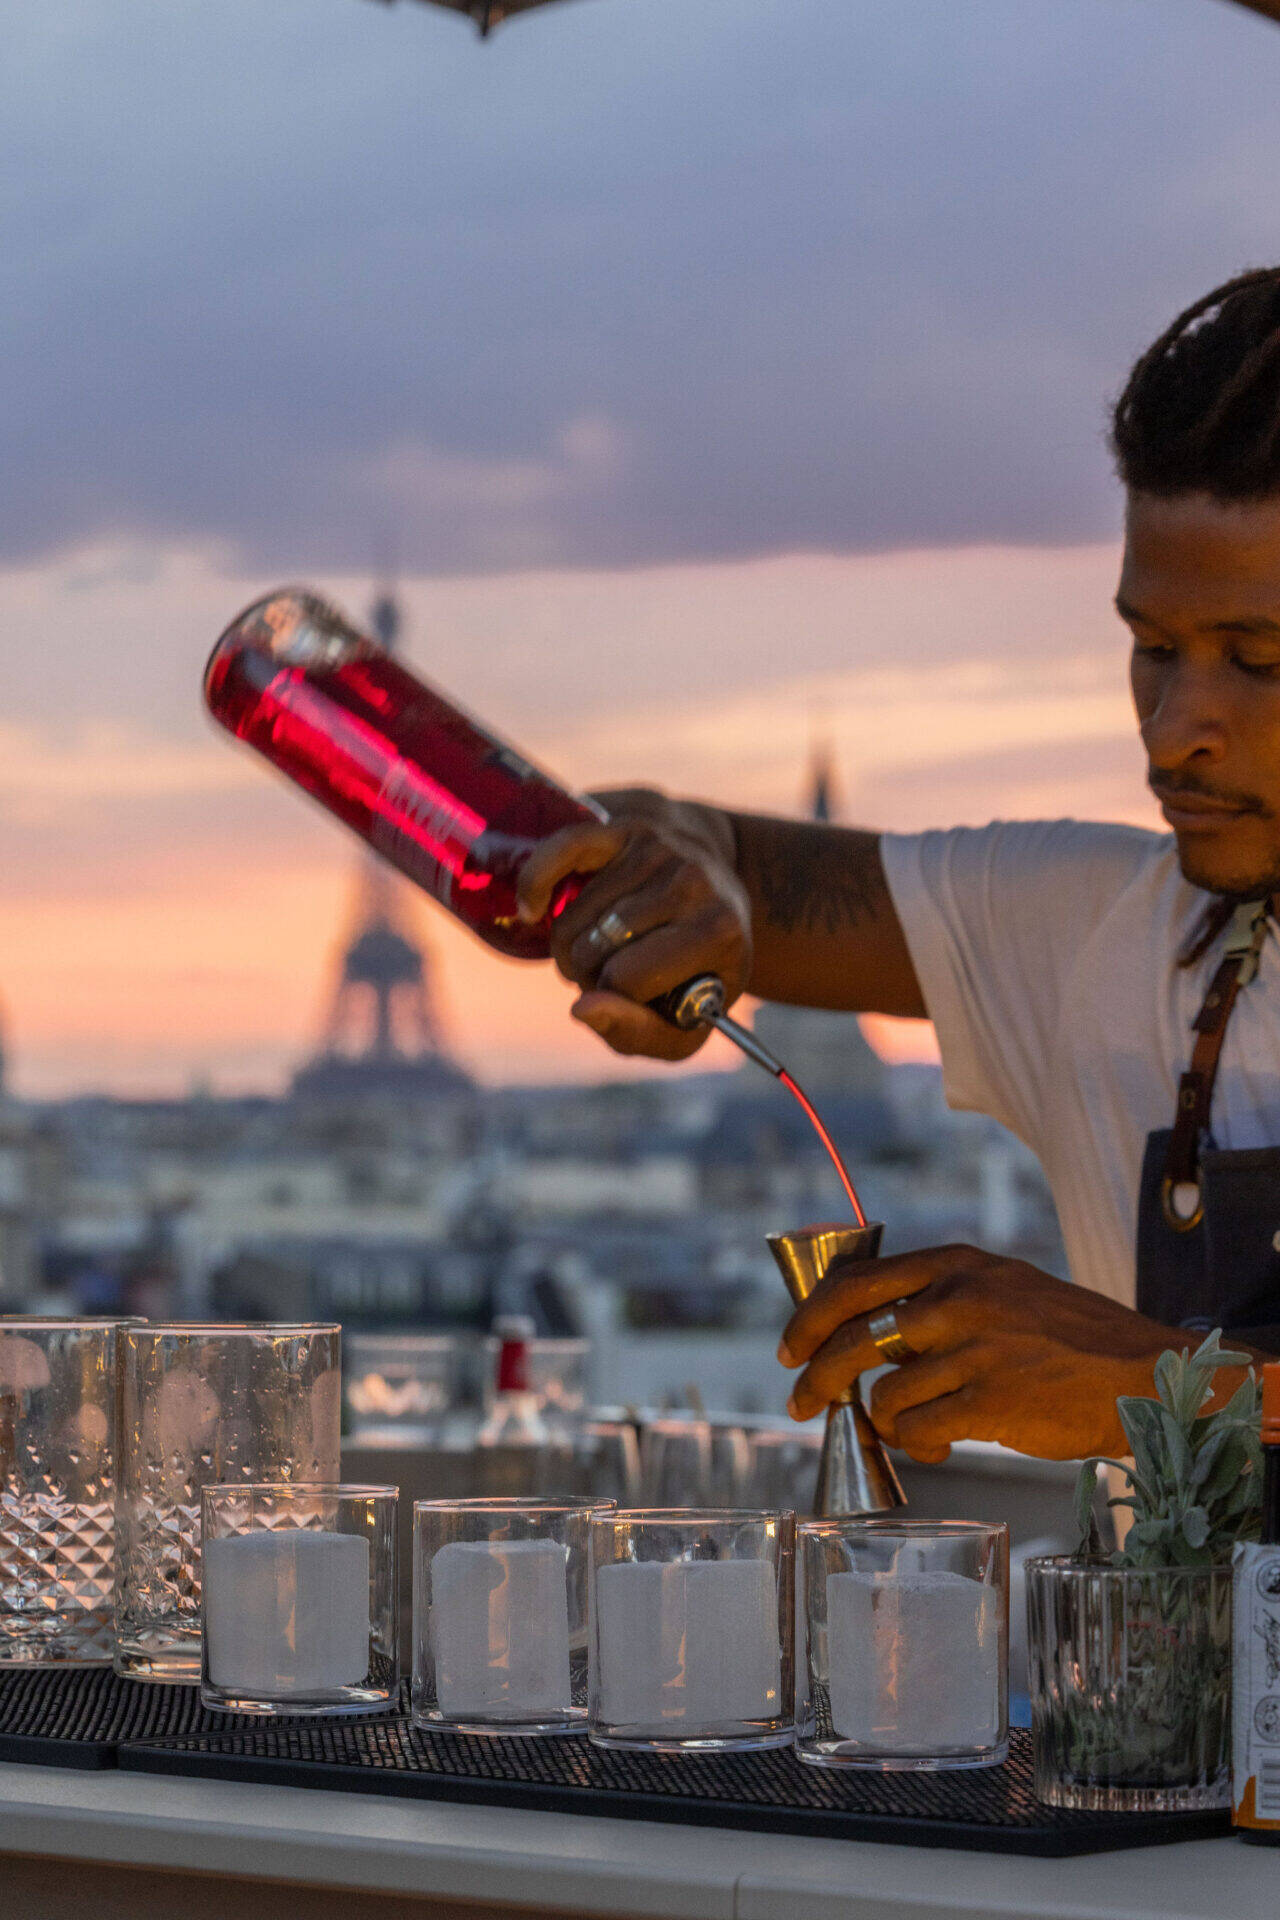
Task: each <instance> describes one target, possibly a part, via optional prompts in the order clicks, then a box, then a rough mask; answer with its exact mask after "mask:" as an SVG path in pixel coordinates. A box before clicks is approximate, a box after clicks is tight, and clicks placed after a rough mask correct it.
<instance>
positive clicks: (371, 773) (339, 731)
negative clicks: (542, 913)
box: [204, 591, 605, 960]
mask: <svg viewBox="0 0 1280 1920" xmlns="http://www.w3.org/2000/svg"><path fill="white" fill-rule="evenodd" d="M204 691H205V699H206V701H207V702H208V706H209V710H210V712H211V713H212V714H213V716H214V718H215V719H216V720H219V721H220V722H221V723H222V725H223V726H224V727H226V728H227V729H228V730H229V731H230V732H231V733H233V734H235V736H236V737H237V739H240V740H244V741H247V742H248V744H249V745H250V746H251V747H256V748H257V750H258V752H259V753H261V754H263V755H264V756H265V757H266V758H267V759H268V760H269V761H271V763H272V765H273V766H276V767H278V768H279V769H280V771H281V773H285V774H288V776H289V778H290V779H291V780H294V781H296V782H297V784H298V785H299V786H300V787H303V788H305V790H306V791H307V792H308V793H310V794H311V795H313V797H314V798H315V799H317V800H318V801H320V803H321V805H322V806H325V807H327V808H328V809H329V811H330V812H331V813H333V814H336V815H337V817H338V819H340V820H343V821H345V822H346V824H347V826H349V827H350V828H351V829H352V830H353V831H354V832H355V833H358V834H359V835H360V837H361V838H362V839H363V840H367V841H368V843H369V845H370V846H371V847H373V848H374V849H375V850H376V851H377V852H378V853H380V854H381V855H382V856H383V858H384V859H386V860H389V861H390V862H391V864H392V865H393V866H395V867H398V868H399V870H400V872H401V873H403V874H405V875H407V876H408V878H409V879H410V880H413V881H416V882H417V884H418V885H419V886H420V887H423V888H425V890H426V891H427V892H428V893H430V894H432V895H433V896H434V897H435V899H437V900H438V901H439V902H440V904H441V905H442V906H444V907H447V908H448V909H449V911H450V912H451V913H452V914H454V915H456V917H457V918H458V919H459V920H461V921H463V922H464V923H465V924H466V925H467V926H468V927H470V928H471V930H472V932H473V933H476V934H478V935H479V936H480V938H481V939H482V940H485V941H487V942H488V944H489V945H490V946H491V947H496V948H497V949H498V951H499V952H500V953H505V954H510V955H513V956H514V957H516V958H518V959H522V960H541V959H545V958H546V957H547V955H548V953H549V951H550V944H549V922H550V918H551V917H554V915H555V914H557V913H560V912H562V911H563V909H564V908H565V906H567V905H568V903H569V901H570V900H571V899H573V897H574V895H575V894H576V893H577V891H578V889H579V887H580V885H581V882H580V881H579V880H577V879H576V878H574V877H572V876H571V877H570V878H569V879H567V880H565V881H562V882H561V884H560V887H559V888H558V889H557V893H556V896H555V900H554V902H553V905H552V909H551V915H550V916H548V919H547V920H544V921H543V922H541V923H540V924H538V925H528V924H526V923H525V922H524V921H522V920H521V919H520V918H519V916H518V914H517V911H516V884H517V881H518V879H519V875H520V869H521V867H522V866H523V864H524V862H525V860H526V859H527V858H528V856H529V854H530V853H531V852H532V851H533V848H534V847H535V845H536V844H537V843H538V841H540V840H544V839H546V838H547V836H548V835H549V834H552V833H555V832H556V831H557V829H558V828H560V827H566V826H577V825H581V824H583V823H584V822H589V821H598V820H602V819H603V818H604V817H605V816H604V814H603V813H602V811H601V810H600V808H599V807H597V806H596V805H595V803H594V802H593V801H591V800H587V799H585V798H582V797H580V796H578V795H575V794H573V793H570V792H569V791H568V790H567V789H566V788H564V787H562V786H560V785H559V784H558V783H557V782H556V781H555V780H553V779H551V778H550V776H549V775H547V774H545V773H542V772H540V771H539V769H538V768H536V767H533V766H530V765H529V763H528V761H526V760H525V759H523V758H522V757H521V755H520V754H518V753H517V752H515V751H514V749H513V748H511V747H509V746H507V745H506V744H505V742H503V741H501V740H498V739H496V738H495V737H494V736H493V735H492V734H490V733H487V732H486V731H485V729H484V728H483V727H482V726H480V725H479V724H478V722H476V721H475V720H472V719H471V718H470V717H469V716H468V715H467V714H465V713H463V712H462V711H461V710H460V709H459V708H457V707H455V706H453V705H452V704H451V702H450V701H448V700H446V699H445V698H444V696H443V695H442V694H439V693H437V692H436V691H435V690H434V689H433V688H431V687H428V686H426V685H424V684H423V682H422V681H421V680H419V679H417V678H416V677H415V675H413V674H412V673H410V672H409V671H408V670H407V668H405V667H403V666H401V664H400V663H399V661H397V660H395V659H393V658H392V656H391V655H390V654H389V653H387V652H386V651H385V649H384V648H383V647H381V646H380V645H379V644H378V642H377V641H376V640H373V639H371V638H370V637H369V636H368V635H367V634H363V633H360V632H358V631H357V630H356V629H355V628H353V627H351V626H349V625H348V624H347V622H346V621H345V620H344V619H343V617H342V616H341V614H339V613H337V612H336V611H335V610H334V609H333V608H332V607H330V606H328V605H327V604H326V603H325V602H324V601H323V600H320V599H318V598H316V597H315V596H314V595H312V594H308V593H304V592H299V591H284V592H281V593H275V594H272V595H270V596H269V598H267V599H265V600H260V601H258V602H257V603H256V604H255V605H254V606H251V607H249V608H247V609H246V611H245V612H244V613H242V614H241V615H240V617H239V619H237V620H235V621H233V622H232V624H231V625H230V626H229V627H228V628H227V630H226V632H225V633H224V634H223V635H222V638H221V639H220V640H219V641H218V644H217V646H216V647H215V648H214V650H213V654H212V656H211V658H210V660H209V665H208V667H207V669H206V671H205V681H204Z"/></svg>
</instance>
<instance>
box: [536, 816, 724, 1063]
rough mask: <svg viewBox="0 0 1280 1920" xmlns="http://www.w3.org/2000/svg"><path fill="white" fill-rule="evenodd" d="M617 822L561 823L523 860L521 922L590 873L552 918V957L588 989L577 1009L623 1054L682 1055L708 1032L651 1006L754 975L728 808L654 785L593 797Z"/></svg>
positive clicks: (693, 1050) (541, 912)
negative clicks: (572, 879) (677, 992)
mask: <svg viewBox="0 0 1280 1920" xmlns="http://www.w3.org/2000/svg"><path fill="white" fill-rule="evenodd" d="M594 798H595V799H596V800H597V801H599V802H600V804H601V805H602V806H603V807H604V809H605V810H606V812H607V813H608V816H609V817H608V820H607V821H606V822H604V823H602V824H600V825H597V824H596V823H594V822H591V823H586V824H583V825H581V826H578V825H573V826H567V827H564V828H562V829H561V830H560V831H559V832H557V833H553V834H551V835H550V836H549V838H547V839H546V840H544V841H542V842H541V844H540V845H538V846H537V847H536V848H535V849H534V850H533V852H532V853H531V854H530V856H529V858H528V859H527V861H526V862H525V865H524V868H523V870H522V872H521V875H520V881H519V889H518V897H519V908H520V915H521V918H522V919H524V920H527V921H530V922H538V921H541V920H542V919H543V917H544V916H545V914H546V912H547V909H548V905H549V903H550V902H551V900H552V898H553V896H554V895H555V893H556V890H557V888H558V887H559V886H560V885H561V883H562V882H563V881H564V880H565V879H566V878H567V877H568V876H569V875H571V874H576V875H580V876H582V875H585V876H587V878H586V879H585V881H584V882H583V884H582V885H581V887H580V889H579V891H578V893H577V895H576V897H575V898H574V899H573V900H571V901H570V902H569V904H568V905H567V906H565V907H564V908H563V909H562V911H561V912H560V913H559V914H558V915H557V917H556V918H555V920H554V921H553V923H552V929H551V952H552V957H553V958H554V960H555V962H556V965H557V966H558V967H559V969H560V971H561V973H562V974H563V975H564V976H565V978H566V979H567V980H572V981H573V982H574V984H575V985H577V986H579V987H581V988H582V990H583V991H582V993H581V994H580V996H579V998H578V999H577V1000H576V1001H575V1003H574V1006H573V1008H572V1012H573V1016H574V1018H575V1019H576V1020H581V1021H582V1022H583V1024H584V1025H585V1026H589V1027H590V1028H591V1029H592V1030H593V1032H595V1033H598V1034H599V1035H600V1037H601V1039H602V1040H604V1041H605V1043H606V1045H608V1046H610V1047H612V1049H613V1051H614V1052H615V1053H623V1054H633V1053H641V1054H647V1055H649V1056H650V1057H651V1058H654V1059H660V1060H683V1059H686V1058H687V1057H688V1056H689V1055H690V1054H693V1053H696V1052H697V1050H698V1048H699V1047H700V1046H702V1044H703V1043H704V1041H705V1040H706V1039H707V1038H708V1035H709V1033H710V1031H711V1030H710V1028H708V1027H700V1028H695V1029H693V1030H692V1031H688V1032H686V1031H682V1030H681V1029H679V1028H677V1027H673V1026H672V1025H671V1024H670V1023H669V1022H668V1021H666V1020H664V1019H663V1018H662V1017H661V1015H660V1014H658V1013H655V1012H654V1011H653V1009H652V1008H651V1007H650V1006H648V1005H646V1004H645V1003H646V1002H648V1001H651V1000H655V999H657V998H658V996H659V995H661V994H664V993H667V992H669V991H670V990H671V988H673V987H677V986H680V985H681V984H682V983H683V982H684V981H686V980H688V979H689V978H690V977H691V976H692V975H695V974H701V973H714V974H718V975H719V977H720V978H721V979H722V980H723V981H724V984H725V989H726V996H727V999H726V1004H731V1003H732V1002H733V1001H734V1000H735V999H736V998H737V996H738V995H739V994H740V993H741V992H742V991H743V988H744V987H745V985H746V982H747V979H748V976H749V974H750V970H751V907H750V902H749V900H748V898H747V894H746V890H745V888H744V887H743V885H742V883H741V881H740V880H739V878H738V875H737V871H736V869H735V866H734V844H733V828H732V825H731V823H730V821H729V818H728V816H727V815H726V814H723V813H720V812H719V811H718V810H717V809H715V808H713V807H704V806H699V805H697V804H696V803H694V802H689V801H672V800H668V799H666V798H665V797H664V796H663V795H662V794H660V793H655V792H651V791H649V790H648V789H645V788H630V789H625V790H622V791H617V792H610V793H602V794H596V795H595V796H594Z"/></svg>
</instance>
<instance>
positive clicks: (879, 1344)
mask: <svg viewBox="0 0 1280 1920" xmlns="http://www.w3.org/2000/svg"><path fill="white" fill-rule="evenodd" d="M867 1332H868V1333H869V1334H870V1335H871V1339H872V1342H873V1344H874V1346H875V1349H876V1352H877V1353H878V1354H880V1355H881V1357H882V1358H883V1359H885V1360H888V1361H889V1362H890V1364H891V1365H892V1366H895V1367H900V1366H902V1365H903V1364H904V1362H905V1361H907V1360H918V1359H919V1358H920V1356H919V1354H918V1353H917V1352H916V1350H915V1348H914V1347H913V1346H912V1345H911V1342H910V1341H909V1340H907V1339H905V1338H904V1337H903V1333H902V1329H901V1327H899V1325H898V1316H897V1314H896V1312H895V1311H894V1309H893V1308H892V1307H886V1308H885V1309H884V1311H883V1312H882V1313H873V1314H872V1316H871V1318H870V1319H869V1320H868V1322H867Z"/></svg>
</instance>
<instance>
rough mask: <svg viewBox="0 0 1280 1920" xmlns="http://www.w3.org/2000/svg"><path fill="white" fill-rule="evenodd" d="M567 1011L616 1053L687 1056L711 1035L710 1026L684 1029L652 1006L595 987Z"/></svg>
mask: <svg viewBox="0 0 1280 1920" xmlns="http://www.w3.org/2000/svg"><path fill="white" fill-rule="evenodd" d="M570 1011H571V1013H572V1014H573V1017H574V1019H575V1020H580V1021H581V1022H582V1024H583V1025H584V1026H587V1027H590V1028H591V1030H592V1032H593V1033H598V1034H599V1036H600V1038H601V1039H602V1040H603V1041H604V1042H605V1044H606V1045H607V1046H610V1047H612V1048H613V1051H614V1052H615V1053H622V1054H636V1053H641V1054H646V1055H648V1057H649V1058H650V1059H652V1060H687V1059H688V1058H689V1056H690V1054H694V1053H696V1052H697V1051H698V1048H699V1047H701V1046H703V1045H705V1043H706V1041H707V1040H708V1039H709V1038H710V1035H711V1029H710V1027H695V1028H694V1029H693V1030H692V1031H691V1032H687V1033H686V1032H685V1031H683V1030H682V1029H681V1028H680V1027H673V1026H672V1024H671V1022H670V1021H669V1020H664V1019H663V1018H662V1016H661V1014H658V1013H655V1012H654V1011H653V1009H652V1008H651V1007H642V1006H639V1005H637V1003H636V1002H635V1001H634V1000H628V999H627V998H626V997H625V996H624V995H623V994H620V993H605V992H601V991H600V990H599V989H597V988H592V989H591V990H590V991H588V992H587V993H584V994H582V995H581V996H580V997H579V998H578V999H577V1000H576V1001H575V1002H574V1005H573V1006H572V1008H571V1009H570Z"/></svg>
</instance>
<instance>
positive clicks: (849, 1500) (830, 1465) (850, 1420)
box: [765, 1220, 907, 1514]
mask: <svg viewBox="0 0 1280 1920" xmlns="http://www.w3.org/2000/svg"><path fill="white" fill-rule="evenodd" d="M883 1232H884V1224H883V1222H882V1221H879V1220H873V1221H870V1222H868V1224H867V1225H866V1226H865V1227H842V1226H818V1227H801V1228H800V1229H799V1230H798V1232H796V1233H767V1234H766V1235H765V1239H766V1240H767V1241H768V1243H769V1251H770V1253H771V1254H772V1255H773V1257H774V1259H775V1260H776V1261H777V1263H778V1266H779V1269H780V1270H781V1273H782V1277H783V1279H784V1280H785V1281H786V1283H787V1292H788V1293H789V1294H790V1295H791V1298H792V1299H793V1300H794V1301H795V1303H796V1305H797V1306H801V1305H803V1303H804V1302H805V1301H806V1300H807V1299H808V1298H809V1295H810V1294H811V1293H812V1292H813V1290H814V1288H815V1287H817V1286H818V1285H819V1284H820V1283H821V1282H822V1281H823V1280H824V1279H825V1278H826V1275H827V1273H828V1271H829V1270H830V1268H832V1267H833V1266H834V1265H835V1264H836V1262H837V1261H840V1260H874V1259H875V1257H876V1255H877V1254H878V1253H879V1251H880V1236H881V1234H882V1233H883ZM906 1504H907V1496H906V1494H905V1493H904V1492H903V1491H902V1482H901V1481H900V1480H899V1479H898V1476H897V1474H896V1473H895V1472H894V1470H893V1465H892V1463H891V1461H890V1459H889V1457H888V1455H887V1454H886V1452H885V1450H884V1447H883V1445H882V1444H881V1441H880V1436H879V1434H878V1433H877V1432H876V1430H875V1428H874V1427H873V1426H872V1424H871V1419H870V1416H869V1415H868V1413H867V1410H866V1408H865V1407H864V1406H863V1404H862V1394H861V1393H860V1391H859V1386H858V1382H857V1381H856V1380H855V1381H854V1383H853V1385H852V1386H851V1387H846V1389H845V1391H844V1392H843V1393H842V1394H841V1395H840V1398H839V1399H838V1400H834V1401H833V1402H832V1403H831V1405H830V1406H829V1407H828V1408H827V1431H826V1433H825V1435H824V1437H823V1441H822V1458H821V1460H820V1461H819V1463H818V1484H817V1487H816V1488H815V1489H814V1496H813V1510H814V1513H815V1514H859V1513H893V1512H895V1511H896V1510H897V1509H898V1508H899V1507H905V1506H906Z"/></svg>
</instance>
